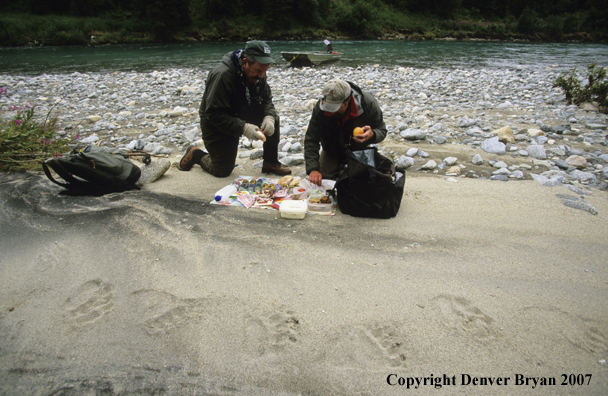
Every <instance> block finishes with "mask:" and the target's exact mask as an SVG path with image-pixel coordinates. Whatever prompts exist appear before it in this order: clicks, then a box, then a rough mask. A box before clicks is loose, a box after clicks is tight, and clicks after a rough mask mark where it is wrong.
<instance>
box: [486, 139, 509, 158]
mask: <svg viewBox="0 0 608 396" xmlns="http://www.w3.org/2000/svg"><path fill="white" fill-rule="evenodd" d="M506 147H507V146H506V145H505V144H504V143H501V142H500V141H499V140H498V136H496V137H493V138H491V139H486V140H484V141H483V142H482V143H481V149H482V150H483V151H485V152H486V153H491V154H499V155H503V154H505V153H506Z"/></svg>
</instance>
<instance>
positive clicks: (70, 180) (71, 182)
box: [42, 159, 92, 189]
mask: <svg viewBox="0 0 608 396" xmlns="http://www.w3.org/2000/svg"><path fill="white" fill-rule="evenodd" d="M49 161H52V163H51V162H49ZM47 162H48V163H49V165H51V168H52V169H53V170H54V171H55V172H56V173H57V174H58V175H59V176H61V178H63V179H65V180H66V181H67V183H61V182H58V181H57V180H55V179H54V178H53V176H52V175H51V172H50V171H49V168H48V166H47ZM42 169H43V170H44V173H45V174H46V177H48V178H49V179H50V180H51V181H52V182H53V183H55V184H58V185H60V186H61V187H65V188H68V189H70V188H74V187H80V188H90V186H92V184H91V183H89V182H83V181H80V180H78V179H76V178H75V177H74V176H72V175H71V174H70V173H69V172H68V171H67V170H65V168H64V167H63V166H61V164H60V163H59V161H56V160H54V159H51V160H47V161H45V162H43V163H42Z"/></svg>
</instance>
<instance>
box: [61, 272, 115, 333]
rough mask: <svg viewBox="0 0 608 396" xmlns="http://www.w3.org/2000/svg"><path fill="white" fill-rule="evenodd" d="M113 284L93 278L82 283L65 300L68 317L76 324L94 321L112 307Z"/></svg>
mask: <svg viewBox="0 0 608 396" xmlns="http://www.w3.org/2000/svg"><path fill="white" fill-rule="evenodd" d="M113 290H114V286H112V285H111V284H109V283H107V282H104V281H102V280H101V279H94V280H90V281H88V282H85V283H83V284H82V285H80V287H78V289H76V292H75V293H74V295H73V296H72V297H69V298H68V299H67V300H66V306H67V311H68V316H69V318H70V319H71V320H72V321H73V322H74V323H77V324H87V323H91V322H94V321H96V320H97V319H99V318H100V317H102V316H103V315H104V314H106V313H107V312H108V311H110V310H111V309H112V307H113V306H114V303H113V301H112V299H113V293H112V292H113Z"/></svg>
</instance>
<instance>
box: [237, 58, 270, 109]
mask: <svg viewBox="0 0 608 396" xmlns="http://www.w3.org/2000/svg"><path fill="white" fill-rule="evenodd" d="M243 50H244V48H241V49H237V50H236V51H234V52H233V53H232V55H230V59H232V62H233V63H234V66H236V70H237V73H238V74H239V76H240V77H241V82H242V83H243V85H244V86H245V88H246V89H245V97H246V98H247V104H248V105H249V106H251V99H253V100H255V101H256V102H258V104H260V103H262V96H261V95H260V94H259V93H258V92H257V89H256V88H257V87H256V85H257V84H254V85H253V86H251V85H250V84H249V82H248V81H247V78H245V71H244V70H243ZM258 87H259V86H258ZM252 91H253V92H252Z"/></svg>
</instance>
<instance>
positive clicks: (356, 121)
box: [304, 78, 387, 185]
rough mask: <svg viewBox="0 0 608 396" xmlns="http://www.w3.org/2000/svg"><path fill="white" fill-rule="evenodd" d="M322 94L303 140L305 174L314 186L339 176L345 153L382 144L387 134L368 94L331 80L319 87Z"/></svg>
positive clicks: (353, 86) (339, 80)
mask: <svg viewBox="0 0 608 396" xmlns="http://www.w3.org/2000/svg"><path fill="white" fill-rule="evenodd" d="M322 94H323V97H322V98H321V99H319V101H318V102H317V104H316V105H315V108H314V109H313V111H312V116H311V117H310V122H309V123H308V129H307V130H306V136H305V137H304V160H305V161H306V173H307V174H308V180H309V181H310V182H311V183H314V184H316V185H321V180H323V179H336V178H337V177H338V176H339V172H340V167H341V166H342V165H343V164H345V163H346V149H350V150H360V149H364V148H366V147H367V146H369V145H370V144H372V143H379V142H381V141H383V140H384V138H385V137H386V134H387V130H386V125H385V124H384V118H383V116H382V110H381V109H380V105H379V104H378V101H377V100H376V98H374V96H373V95H372V94H371V93H369V92H364V91H362V90H361V88H359V87H358V86H357V85H355V84H353V83H351V82H346V81H344V80H341V79H338V78H335V79H333V80H330V81H328V82H327V83H326V84H325V86H323V91H322ZM355 129H357V131H356V132H355ZM319 149H321V150H320V151H321V152H320V153H319Z"/></svg>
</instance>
